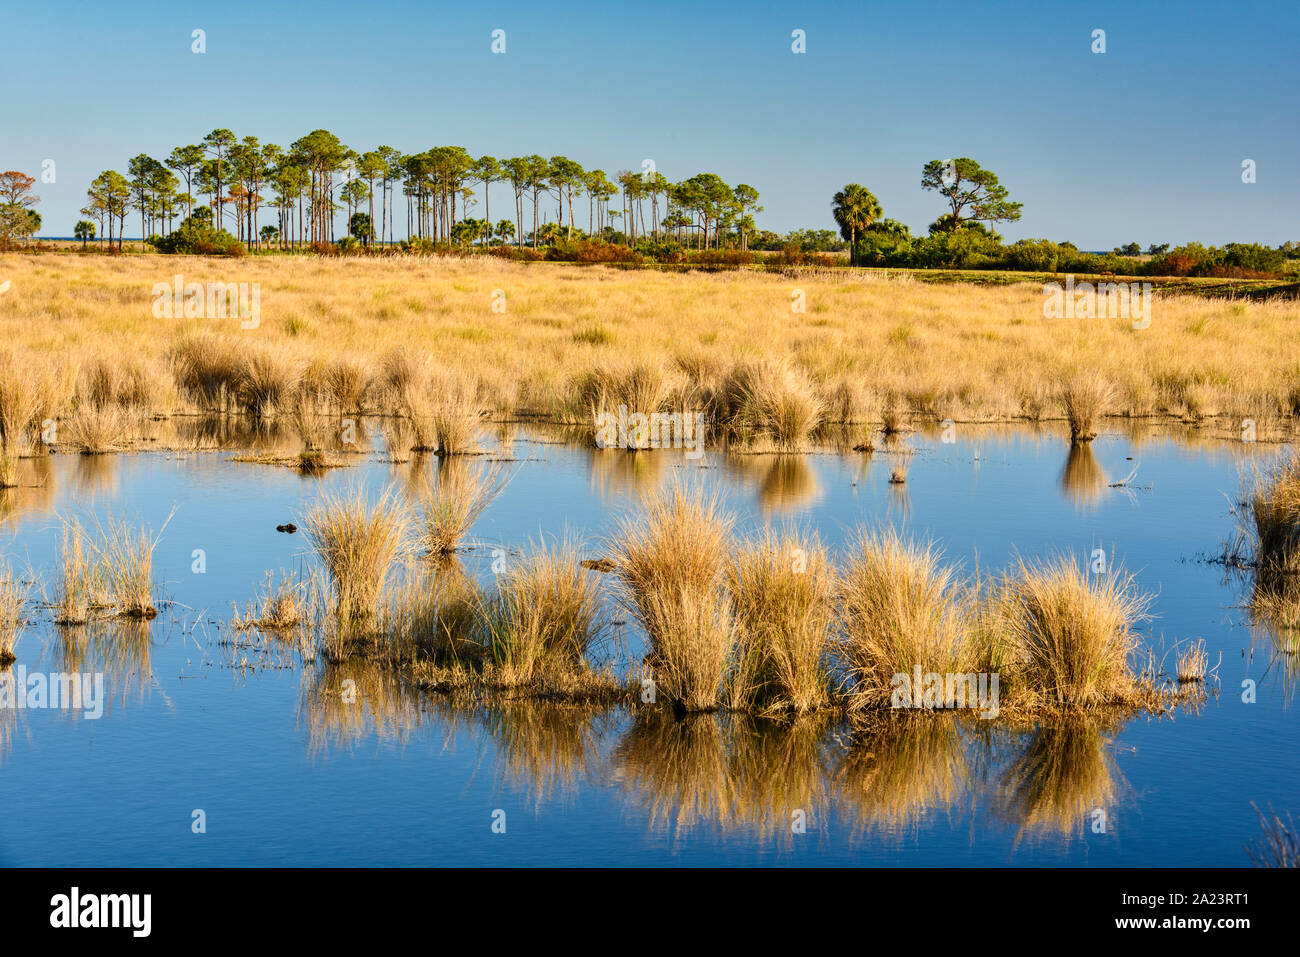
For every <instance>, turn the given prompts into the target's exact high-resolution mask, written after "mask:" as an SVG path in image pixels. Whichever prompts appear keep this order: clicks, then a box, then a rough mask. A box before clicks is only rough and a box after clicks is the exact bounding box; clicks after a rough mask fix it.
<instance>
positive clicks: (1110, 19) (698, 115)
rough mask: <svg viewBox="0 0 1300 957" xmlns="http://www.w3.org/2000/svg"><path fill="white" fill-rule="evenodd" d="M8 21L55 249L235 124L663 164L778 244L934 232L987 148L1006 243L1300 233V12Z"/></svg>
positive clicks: (621, 8) (25, 137) (203, 7)
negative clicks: (136, 184)
mask: <svg viewBox="0 0 1300 957" xmlns="http://www.w3.org/2000/svg"><path fill="white" fill-rule="evenodd" d="M5 7H6V12H5V15H4V20H5V31H4V36H3V38H2V39H0V51H2V52H0V89H3V90H4V92H5V94H6V95H5V96H4V107H3V109H4V115H3V117H0V169H20V170H23V171H25V172H27V173H29V174H31V175H36V176H37V177H38V186H37V189H36V191H37V192H38V193H39V195H40V197H41V202H40V205H39V206H38V207H37V209H38V211H39V212H40V213H41V214H42V216H43V217H44V225H43V227H42V230H41V232H42V233H43V234H45V235H70V234H71V232H72V226H73V224H74V223H75V222H76V220H77V219H79V218H81V217H80V215H79V213H78V210H79V209H80V208H81V207H82V206H83V205H84V204H85V191H86V187H87V186H88V185H89V183H90V180H91V179H92V178H93V177H94V176H95V175H96V174H97V173H99V172H100V171H101V170H104V169H109V168H112V169H117V170H120V171H122V172H125V171H126V165H127V160H128V159H129V158H130V157H131V156H134V155H136V154H137V153H142V152H143V153H148V154H150V155H152V156H155V157H158V158H160V159H161V158H165V157H166V155H167V153H168V152H170V150H171V149H172V148H173V147H175V146H178V145H183V144H186V143H194V142H198V141H199V140H200V139H201V138H202V137H203V136H204V134H206V133H207V132H208V131H209V130H211V129H213V128H215V127H226V128H229V129H230V130H233V131H234V132H235V134H236V135H238V136H241V137H242V136H244V135H248V134H252V135H254V136H257V137H258V138H259V139H260V140H261V141H262V142H264V143H266V142H274V143H279V144H281V145H288V144H289V143H291V142H292V141H293V140H294V139H296V138H298V137H299V136H301V135H303V134H305V133H307V132H309V131H311V130H313V129H317V128H325V129H329V130H331V131H333V132H334V133H335V134H337V135H338V136H339V137H340V138H341V139H342V140H343V142H344V143H346V144H347V145H349V146H351V147H352V148H354V149H357V150H358V151H363V150H366V149H371V148H373V147H375V146H378V145H380V144H387V145H390V146H393V147H395V148H397V149H399V150H402V151H405V152H416V151H420V150H423V149H427V148H429V147H430V146H434V145H447V144H457V145H461V146H464V147H465V148H466V149H468V150H469V151H470V152H471V153H473V154H474V155H481V154H484V153H490V154H492V155H494V156H497V157H502V158H504V157H508V156H516V155H523V154H529V153H540V154H543V155H545V156H553V155H557V154H564V155H566V156H569V157H571V158H572V159H574V160H577V161H578V162H579V163H581V164H582V165H583V166H585V167H587V168H596V167H599V168H601V169H604V170H605V171H606V172H607V173H608V174H609V175H610V176H611V178H612V176H613V174H614V173H615V172H616V171H617V170H619V169H640V168H641V163H642V160H643V159H646V158H650V159H653V160H654V161H655V164H656V166H657V168H658V169H659V170H660V171H661V172H663V173H664V174H665V175H666V176H667V177H668V178H669V179H672V180H680V179H684V178H686V177H688V176H691V175H693V174H695V173H697V172H702V171H711V172H716V173H717V174H719V175H720V176H721V177H722V178H723V179H724V180H726V181H727V182H728V183H731V184H733V185H734V184H737V183H749V184H751V185H753V186H755V187H756V188H757V189H758V190H759V191H760V193H761V199H760V203H761V204H762V205H763V206H764V207H765V209H764V212H762V213H760V214H759V215H758V222H759V225H760V227H761V228H767V229H773V230H777V231H785V230H788V229H792V228H798V227H810V228H833V227H834V223H833V221H832V219H831V215H830V198H831V196H832V194H833V193H834V192H835V191H836V190H837V189H839V188H840V187H842V186H843V185H844V184H845V183H849V182H858V183H862V184H864V185H866V186H867V187H869V188H870V189H871V190H873V191H874V192H875V193H876V195H877V196H878V197H879V199H880V201H881V204H882V205H883V207H884V212H885V215H886V216H889V217H891V218H894V219H900V220H902V221H904V222H906V223H908V224H909V225H910V226H911V227H912V228H913V230H914V231H917V232H924V230H925V228H926V226H927V225H928V224H929V223H930V222H931V221H932V220H934V219H935V218H936V217H937V216H938V215H939V214H940V213H941V212H942V211H943V204H942V199H941V197H938V196H936V195H935V194H933V193H924V192H922V191H921V189H920V177H921V166H922V164H924V163H925V162H926V161H927V160H931V159H946V158H949V157H953V156H970V157H972V158H974V159H975V160H977V161H978V162H980V163H981V164H983V165H984V166H985V167H987V168H989V169H992V170H993V171H994V172H996V173H997V174H998V176H999V177H1000V178H1001V180H1002V182H1003V184H1004V185H1006V186H1007V187H1008V188H1009V189H1010V191H1011V198H1012V199H1014V200H1018V201H1020V202H1023V203H1024V206H1025V209H1024V217H1023V219H1022V220H1021V221H1020V222H1018V223H1011V224H1005V225H1003V226H1001V227H999V229H1000V231H1001V232H1002V233H1003V235H1004V236H1005V237H1006V238H1007V239H1008V240H1015V239H1018V238H1022V237H1026V236H1032V237H1037V236H1045V237H1049V238H1053V239H1058V240H1063V239H1069V240H1071V241H1073V242H1075V243H1077V244H1078V245H1079V246H1081V247H1082V248H1085V249H1109V248H1111V247H1112V246H1115V245H1118V244H1120V243H1126V242H1130V241H1136V242H1140V243H1141V244H1142V245H1143V246H1144V247H1145V246H1146V245H1147V244H1149V243H1153V242H1171V243H1175V244H1177V243H1182V242H1187V241H1193V240H1196V241H1201V242H1205V243H1214V244H1221V243H1224V242H1230V241H1259V242H1266V243H1269V244H1270V245H1275V244H1277V243H1279V242H1282V241H1285V240H1291V239H1300V223H1298V222H1297V211H1298V209H1300V109H1298V107H1300V0H1278V2H1250V0H1244V2H1236V3H1210V2H1205V0H1178V2H1132V0H1130V2H1088V3H1073V2H1052V0H1041V2H1030V0H1005V2H983V3H980V2H956V0H953V2H949V0H942V2H940V0H920V2H887V3H886V2H867V3H863V2H856V3H822V2H816V0H803V2H798V3H789V2H787V3H772V2H755V0H745V2H712V3H711V2H706V0H696V2H679V0H655V2H645V3H597V2H585V0H582V2H568V0H564V2H555V3H537V2H529V3H455V4H451V3H443V2H415V0H403V2H394V0H371V2H364V3H355V2H352V3H343V2H337V0H260V2H248V0H227V2H220V3H218V2H206V3H195V2H183V0H179V2H178V0H168V2H143V0H123V2H117V3H103V2H98V0H96V2H59V0H46V2H38V0H10V2H7V3H6V4H5ZM195 29H203V30H205V31H206V34H207V52H206V53H205V54H203V55H198V54H194V53H192V52H191V49H190V47H191V31H193V30H195ZM494 29H501V30H504V31H506V44H507V52H506V53H505V54H504V55H494V54H493V53H492V52H491V51H490V44H491V32H492V31H493V30H494ZM795 29H801V30H804V31H805V32H806V35H807V52H806V53H804V54H802V55H798V54H795V53H793V52H792V51H791V42H792V41H791V31H793V30H795ZM1095 29H1102V30H1105V31H1106V52H1105V53H1104V54H1095V53H1093V52H1092V51H1091V45H1092V38H1091V34H1092V31H1093V30H1095ZM46 159H53V160H54V161H55V163H56V171H57V175H56V181H55V182H54V183H40V182H39V175H40V170H41V164H42V161H43V160H46ZM1245 159H1253V160H1254V161H1255V163H1256V168H1257V182H1255V183H1253V184H1245V183H1243V182H1242V181H1241V164H1242V161H1243V160H1245ZM492 200H493V202H492V218H493V219H500V218H503V217H506V216H510V215H512V199H511V198H510V196H509V195H508V193H507V188H505V187H494V188H493V192H492ZM397 202H398V204H399V206H398V209H399V213H398V221H399V223H402V224H404V222H405V215H404V213H402V212H401V211H400V210H401V203H402V199H401V197H400V195H399V197H398V199H397ZM498 204H499V205H498ZM584 205H585V204H584ZM498 210H499V211H500V212H499V213H498ZM473 213H474V214H475V215H480V216H481V215H482V208H481V206H480V207H477V208H475V210H474V211H473ZM552 215H553V211H552ZM134 225H135V229H137V230H138V229H139V224H138V222H137V223H136V224H134ZM131 227H132V223H131V221H130V218H128V220H127V230H128V236H130V235H131Z"/></svg>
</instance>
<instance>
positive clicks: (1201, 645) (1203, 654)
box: [1177, 639, 1210, 684]
mask: <svg viewBox="0 0 1300 957" xmlns="http://www.w3.org/2000/svg"><path fill="white" fill-rule="evenodd" d="M1209 668H1210V655H1209V653H1208V652H1207V651H1206V650H1205V642H1204V640H1200V639H1198V640H1197V641H1195V642H1193V643H1192V644H1190V645H1188V646H1187V648H1185V649H1184V650H1183V652H1182V654H1180V655H1179V656H1178V666H1177V676H1178V683H1179V684H1187V683H1189V682H1193V681H1204V680H1205V676H1206V674H1207V672H1208V671H1209Z"/></svg>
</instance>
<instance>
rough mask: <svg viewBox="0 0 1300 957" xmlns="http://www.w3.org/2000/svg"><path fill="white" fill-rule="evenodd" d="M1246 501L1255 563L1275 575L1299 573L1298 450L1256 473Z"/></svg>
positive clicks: (1299, 501) (1299, 458) (1299, 494)
mask: <svg viewBox="0 0 1300 957" xmlns="http://www.w3.org/2000/svg"><path fill="white" fill-rule="evenodd" d="M1246 501H1247V504H1248V506H1249V508H1250V517H1251V525H1250V527H1249V529H1248V534H1249V537H1250V545H1251V547H1252V551H1253V553H1254V554H1253V560H1254V564H1255V566H1256V567H1257V568H1259V569H1261V570H1263V571H1265V572H1266V573H1271V574H1274V575H1300V453H1296V452H1293V453H1292V454H1291V455H1290V456H1289V457H1287V458H1285V459H1282V460H1280V461H1278V462H1277V463H1276V464H1275V465H1273V466H1272V467H1271V468H1270V469H1268V470H1266V471H1265V472H1263V473H1262V474H1257V475H1256V476H1255V477H1254V478H1253V481H1252V482H1251V487H1250V488H1249V489H1248V491H1247V498H1246Z"/></svg>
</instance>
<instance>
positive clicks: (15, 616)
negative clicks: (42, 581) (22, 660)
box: [0, 563, 31, 667]
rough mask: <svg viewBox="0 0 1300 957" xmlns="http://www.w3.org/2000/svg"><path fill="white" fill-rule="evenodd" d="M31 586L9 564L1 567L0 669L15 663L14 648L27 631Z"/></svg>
mask: <svg viewBox="0 0 1300 957" xmlns="http://www.w3.org/2000/svg"><path fill="white" fill-rule="evenodd" d="M30 590H31V588H30V586H29V585H27V584H25V583H24V582H22V581H21V580H20V579H19V578H18V577H17V576H16V575H14V573H13V570H12V569H11V568H10V567H9V565H8V563H6V564H4V565H3V566H0V667H7V666H8V665H10V664H12V663H13V661H14V646H15V645H16V644H17V643H18V639H19V638H20V637H22V633H23V632H24V631H25V630H26V629H27V619H26V617H25V615H24V612H25V611H26V609H27V595H28V592H29V591H30Z"/></svg>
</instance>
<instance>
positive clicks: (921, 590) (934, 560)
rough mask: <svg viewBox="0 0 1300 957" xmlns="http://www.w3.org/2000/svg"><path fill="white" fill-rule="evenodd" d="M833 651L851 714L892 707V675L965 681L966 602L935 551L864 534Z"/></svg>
mask: <svg viewBox="0 0 1300 957" xmlns="http://www.w3.org/2000/svg"><path fill="white" fill-rule="evenodd" d="M840 593H841V594H840V615H841V621H840V633H839V635H838V637H837V641H836V645H837V649H838V651H839V654H840V656H841V658H842V659H843V661H844V665H845V670H846V672H847V676H848V678H849V686H848V688H847V694H848V700H849V708H850V710H851V711H860V710H863V709H867V708H880V707H886V706H889V705H890V704H891V701H892V697H893V692H894V688H895V681H894V676H895V675H907V676H908V677H909V680H910V678H911V676H912V674H913V673H914V671H915V669H916V668H917V667H919V668H920V670H921V672H922V674H931V673H936V674H940V675H946V674H958V673H961V674H964V673H967V672H970V671H973V670H975V669H974V668H972V667H971V665H972V663H973V657H974V656H973V653H972V648H971V645H970V644H969V642H968V641H967V635H968V633H969V631H970V625H971V620H972V615H971V612H970V608H969V604H968V600H967V597H968V596H967V595H966V593H965V592H964V590H963V589H962V588H961V587H960V585H959V583H958V582H957V579H956V576H955V574H954V572H953V570H952V569H951V568H947V567H944V566H943V565H941V564H940V556H939V552H938V550H937V549H936V548H935V547H934V546H933V545H920V544H917V543H914V542H909V541H906V540H904V539H903V538H902V537H901V536H899V534H898V533H897V532H895V531H893V530H890V531H886V532H876V533H871V532H860V533H859V534H858V536H857V538H856V539H854V541H853V544H852V546H851V551H850V555H849V558H848V560H847V562H846V563H845V566H844V568H843V570H842V572H841V575H840Z"/></svg>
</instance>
